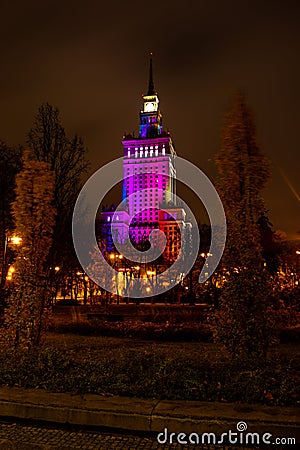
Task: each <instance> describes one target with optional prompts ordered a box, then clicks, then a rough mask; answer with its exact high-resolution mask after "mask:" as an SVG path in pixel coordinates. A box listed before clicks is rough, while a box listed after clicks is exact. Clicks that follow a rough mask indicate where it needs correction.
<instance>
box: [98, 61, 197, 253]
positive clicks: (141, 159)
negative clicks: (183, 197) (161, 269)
mask: <svg viewBox="0 0 300 450" xmlns="http://www.w3.org/2000/svg"><path fill="white" fill-rule="evenodd" d="M122 144H123V149H124V165H123V204H124V211H121V212H118V214H116V215H115V216H114V211H106V212H102V214H101V218H102V228H103V229H104V230H105V232H104V235H105V239H106V249H107V251H109V252H111V251H114V246H113V242H112V236H113V237H114V239H117V240H118V242H119V243H124V239H125V237H124V236H125V227H128V226H129V235H130V238H131V240H132V242H133V243H135V244H142V243H143V242H146V241H147V240H148V238H149V234H150V232H151V231H152V230H153V229H161V230H162V231H164V233H165V236H166V238H167V246H166V250H165V252H164V257H165V258H166V259H168V260H169V261H170V260H173V259H176V257H177V256H178V254H179V252H180V249H181V248H180V234H182V236H187V235H188V234H190V233H191V223H190V222H187V221H186V213H185V211H184V209H183V208H182V207H180V206H179V205H176V198H175V195H176V168H175V164H174V157H175V155H176V152H175V149H174V146H173V143H172V139H171V137H170V134H169V133H166V132H165V131H164V130H163V127H162V115H161V112H160V110H159V98H158V96H157V94H156V92H155V91H154V84H153V76H152V59H151V60H150V77H149V87H148V92H147V94H146V95H144V96H143V109H142V111H141V112H140V127H139V136H138V137H134V136H133V135H125V136H124V137H123V141H122ZM176 221H177V222H176Z"/></svg>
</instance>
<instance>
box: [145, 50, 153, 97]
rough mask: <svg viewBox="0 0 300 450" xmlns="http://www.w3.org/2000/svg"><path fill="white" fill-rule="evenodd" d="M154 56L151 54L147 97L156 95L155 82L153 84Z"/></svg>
mask: <svg viewBox="0 0 300 450" xmlns="http://www.w3.org/2000/svg"><path fill="white" fill-rule="evenodd" d="M152 56H153V53H152V52H150V67H149V85H148V93H147V95H155V92H154V82H153V68H152Z"/></svg>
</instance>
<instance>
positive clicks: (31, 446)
mask: <svg viewBox="0 0 300 450" xmlns="http://www.w3.org/2000/svg"><path fill="white" fill-rule="evenodd" d="M237 448H238V447H232V450H233V449H235V450H237ZM0 449H1V450H54V449H55V450H77V449H78V450H79V449H82V450H114V449H116V450H134V449H141V450H150V449H151V450H152V449H161V450H167V449H176V450H177V449H178V450H179V449H182V450H183V449H184V450H196V449H197V450H231V447H220V446H218V447H217V446H201V445H197V446H184V447H183V446H182V445H180V444H176V445H175V444H174V445H170V444H168V445H159V444H158V443H157V441H156V438H155V437H144V436H134V435H131V434H130V435H129V434H118V433H107V432H103V431H100V432H97V431H94V430H93V431H88V430H86V429H82V428H80V427H76V428H73V429H65V428H58V427H56V428H53V427H50V426H45V425H34V424H28V423H22V422H1V423H0ZM244 450H245V448H244ZM249 450H250V449H249ZM252 450H253V448H252Z"/></svg>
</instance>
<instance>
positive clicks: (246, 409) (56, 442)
mask: <svg viewBox="0 0 300 450" xmlns="http://www.w3.org/2000/svg"><path fill="white" fill-rule="evenodd" d="M1 417H2V422H0V449H20V450H25V449H28V450H29V449H48V448H49V449H54V448H55V449H57V450H66V449H69V450H71V449H77V448H82V449H99V450H101V449H103V450H106V449H120V450H123V449H124V450H125V449H128V450H131V449H132V450H133V449H136V448H137V449H139V448H140V449H145V450H147V449H189V450H192V449H198V450H199V449H200V450H201V449H207V448H209V449H218V450H223V449H226V450H229V449H231V448H232V449H237V448H238V446H234V445H231V446H222V445H220V446H217V445H216V446H214V445H210V446H209V447H208V446H205V445H204V446H202V445H189V446H188V445H185V446H182V445H181V444H177V445H171V444H158V442H157V439H156V437H157V434H158V433H160V436H161V442H167V443H168V442H170V439H172V438H171V433H172V434H173V436H175V437H174V438H173V442H174V441H175V439H176V441H177V442H178V441H179V442H180V441H181V440H183V441H188V442H189V441H190V439H187V437H190V436H192V434H193V436H194V437H193V438H192V439H191V441H193V442H197V440H198V442H204V443H207V442H208V440H207V439H208V436H207V433H210V435H211V434H214V435H215V436H216V438H214V439H215V440H213V441H212V440H211V439H209V441H210V442H215V443H216V444H217V443H219V444H223V442H228V441H229V442H232V440H231V439H229V434H230V433H231V432H233V433H235V435H237V431H239V432H240V433H239V434H238V435H239V438H238V439H239V442H240V439H242V434H243V432H244V434H245V433H248V432H251V434H252V433H253V432H255V433H256V434H257V435H258V436H259V440H255V441H253V442H255V443H258V442H261V443H262V442H263V440H262V436H263V435H265V433H267V434H268V433H271V434H270V436H271V437H272V439H271V442H270V444H272V443H274V444H278V442H275V440H276V439H277V438H278V439H279V438H281V439H283V440H284V441H285V442H286V439H287V438H293V442H295V441H296V442H298V443H299V442H300V416H299V409H298V408H281V407H267V406H262V405H239V404H224V403H209V402H195V401H168V400H153V399H138V398H126V397H117V396H112V397H104V396H99V395H94V394H85V395H71V394H63V393H53V392H52V393H51V392H46V391H43V390H38V389H22V388H8V387H1V388H0V421H1ZM5 420H9V421H10V423H5V422H3V421H5ZM22 421H23V422H22ZM24 421H28V422H27V423H30V424H36V426H35V425H26V424H25V422H24ZM41 423H43V425H38V424H41ZM52 426H53V427H54V428H51V427H52ZM67 426H69V427H70V426H71V427H73V431H72V430H70V428H66V427H67ZM87 427H88V428H89V429H91V427H93V428H92V430H93V431H92V432H89V431H87ZM101 430H114V431H111V432H110V433H107V432H102V431H101ZM120 430H125V431H120ZM229 432H230V433H229ZM118 433H119V434H118ZM120 433H122V434H120ZM138 433H142V435H143V436H149V438H148V439H147V438H145V437H136V435H137V434H138ZM151 433H152V434H151ZM223 433H226V434H227V436H228V440H227V439H225V440H223V439H220V438H221V436H223ZM228 433H229V434H228ZM195 434H197V435H203V437H204V435H205V440H203V441H202V440H199V439H196V440H195ZM244 434H243V436H244ZM150 436H154V437H151V438H150ZM179 436H183V437H179ZM270 436H269V438H270ZM294 438H295V439H294ZM242 442H244V443H246V445H247V443H248V442H249V441H244V440H242V441H241V443H242ZM279 442H280V444H283V441H282V440H281V441H279ZM285 442H284V443H285ZM26 446H27V447H26ZM289 447H290V448H291V446H289ZM243 448H245V447H243ZM274 448H275V447H274ZM278 448H280V449H281V448H283V445H278Z"/></svg>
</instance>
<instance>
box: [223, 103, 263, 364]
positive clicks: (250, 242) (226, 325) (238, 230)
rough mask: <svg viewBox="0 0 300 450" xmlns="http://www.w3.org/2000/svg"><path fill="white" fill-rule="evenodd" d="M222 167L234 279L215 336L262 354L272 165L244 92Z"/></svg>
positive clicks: (238, 350)
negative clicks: (264, 237)
mask: <svg viewBox="0 0 300 450" xmlns="http://www.w3.org/2000/svg"><path fill="white" fill-rule="evenodd" d="M216 165H217V169H218V173H219V183H218V188H219V193H220V196H221V199H222V201H223V205H224V208H225V213H226V218H227V225H228V234H227V245H226V249H225V253H224V257H223V264H224V265H225V267H226V269H227V273H228V278H227V282H226V283H225V286H224V288H223V293H222V296H221V306H220V309H219V310H218V311H217V312H216V314H215V320H216V329H215V338H216V340H217V341H219V342H221V343H223V344H224V345H225V347H227V349H228V350H229V351H230V352H231V354H232V355H233V356H238V355H241V354H247V355H251V356H254V355H255V356H257V355H259V356H261V355H263V354H265V352H266V350H267V347H268V345H269V343H270V328H269V326H268V320H267V309H268V301H269V292H270V291H269V284H268V278H267V276H266V271H265V269H264V260H263V257H262V249H261V246H260V233H259V227H258V220H259V217H260V216H261V214H262V213H264V211H265V208H264V202H263V198H262V190H263V188H264V187H265V186H266V184H267V182H268V178H269V164H268V160H267V158H266V156H265V155H264V154H263V153H262V152H261V150H260V149H259V147H258V145H257V142H256V135H255V126H254V120H253V116H252V113H251V111H250V109H249V108H248V106H247V105H246V102H245V98H244V96H243V95H241V94H237V95H236V98H235V102H234V105H233V107H232V109H231V110H230V111H229V113H228V115H227V116H226V119H225V126H224V129H223V133H222V146H221V149H220V151H219V152H218V153H217V155H216Z"/></svg>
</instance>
